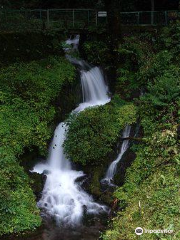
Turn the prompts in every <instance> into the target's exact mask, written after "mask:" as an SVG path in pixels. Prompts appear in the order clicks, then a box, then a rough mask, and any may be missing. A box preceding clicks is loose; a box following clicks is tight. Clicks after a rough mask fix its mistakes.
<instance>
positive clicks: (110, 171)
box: [102, 125, 131, 184]
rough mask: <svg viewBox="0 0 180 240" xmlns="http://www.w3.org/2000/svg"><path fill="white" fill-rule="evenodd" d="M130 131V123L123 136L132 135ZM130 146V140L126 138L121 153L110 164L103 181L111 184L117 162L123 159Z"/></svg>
mask: <svg viewBox="0 0 180 240" xmlns="http://www.w3.org/2000/svg"><path fill="white" fill-rule="evenodd" d="M130 132H131V126H129V125H128V126H126V127H125V129H124V131H123V135H122V138H128V137H129V136H130ZM128 147H129V140H124V141H123V143H122V146H121V150H120V153H119V155H118V157H117V158H116V160H115V161H113V162H112V163H111V164H110V166H109V168H108V170H107V173H106V176H105V178H104V179H102V183H103V182H105V183H108V184H111V181H112V180H113V178H114V175H115V173H116V169H117V164H118V163H119V161H120V160H121V159H122V156H123V155H124V153H125V152H126V151H127V149H128Z"/></svg>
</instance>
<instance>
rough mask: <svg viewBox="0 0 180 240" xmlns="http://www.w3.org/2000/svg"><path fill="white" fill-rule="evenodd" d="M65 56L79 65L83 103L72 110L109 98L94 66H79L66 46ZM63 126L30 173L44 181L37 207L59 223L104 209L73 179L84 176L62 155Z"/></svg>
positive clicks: (74, 42)
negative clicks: (87, 68) (45, 153)
mask: <svg viewBox="0 0 180 240" xmlns="http://www.w3.org/2000/svg"><path fill="white" fill-rule="evenodd" d="M66 43H68V44H72V45H73V49H74V50H76V49H77V48H78V43H79V36H76V37H75V39H73V40H71V39H69V40H67V41H66ZM65 51H66V52H67V58H68V59H69V60H70V61H71V62H73V63H74V64H77V65H79V66H80V67H81V70H80V75H81V76H80V77H81V85H82V92H83V103H81V104H80V105H79V106H78V107H77V108H76V109H75V110H74V111H75V112H80V111H83V110H84V109H85V108H87V107H91V106H96V105H103V104H106V103H107V102H109V101H110V98H109V97H108V87H107V86H106V84H105V81H104V77H103V74H102V72H101V70H100V69H99V68H98V67H93V68H90V69H89V70H88V71H86V70H85V69H83V66H85V65H86V67H87V66H89V65H88V64H87V63H86V64H84V61H83V60H82V61H81V60H77V59H75V58H73V57H71V56H70V55H69V48H66V49H65ZM66 131H67V125H66V124H65V123H63V122H62V123H60V124H59V125H58V126H57V128H56V130H55V133H54V137H53V140H52V143H51V146H50V149H49V156H48V159H47V162H46V163H45V164H41V163H39V164H37V165H36V166H35V167H34V169H33V170H32V172H37V173H39V174H42V173H43V174H45V175H46V177H47V178H46V182H45V185H44V189H43V192H42V197H41V199H40V201H39V202H38V206H39V207H40V208H42V209H44V210H45V212H46V213H47V214H48V215H50V216H52V217H54V218H55V219H56V220H57V222H59V223H61V224H69V225H74V224H79V223H80V222H81V219H82V217H83V214H84V212H86V213H87V214H98V213H100V212H104V211H106V210H107V208H106V207H105V206H103V205H100V204H98V203H96V202H94V200H93V198H92V197H91V196H90V195H88V194H87V193H86V192H85V191H84V190H83V189H82V188H81V186H80V184H78V183H77V182H76V180H77V179H78V178H79V177H82V176H84V173H83V172H81V171H76V170H73V169H72V166H71V162H70V159H67V157H66V156H65V154H64V149H63V143H64V140H65V138H66Z"/></svg>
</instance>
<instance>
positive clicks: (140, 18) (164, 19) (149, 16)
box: [121, 11, 180, 25]
mask: <svg viewBox="0 0 180 240" xmlns="http://www.w3.org/2000/svg"><path fill="white" fill-rule="evenodd" d="M178 18H180V13H179V12H178V11H164V12H155V11H154V12H122V13H121V23H122V24H124V25H167V24H169V23H170V22H172V21H175V20H177V19H178Z"/></svg>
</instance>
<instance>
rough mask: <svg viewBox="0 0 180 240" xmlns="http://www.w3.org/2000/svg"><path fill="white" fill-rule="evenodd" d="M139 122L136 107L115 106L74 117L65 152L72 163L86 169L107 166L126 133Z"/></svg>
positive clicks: (70, 123)
mask: <svg viewBox="0 0 180 240" xmlns="http://www.w3.org/2000/svg"><path fill="white" fill-rule="evenodd" d="M135 121H136V110H135V107H134V106H133V105H132V104H130V105H128V104H127V105H124V106H121V107H119V106H117V104H113V103H112V104H107V105H105V106H100V107H95V108H89V109H86V110H85V111H83V112H80V113H79V114H77V115H72V116H71V117H70V119H69V120H68V122H67V124H68V126H69V128H68V131H67V138H66V140H65V143H64V147H65V152H66V154H67V155H68V157H69V158H70V159H72V161H74V162H80V163H81V164H83V165H86V164H92V165H99V164H103V161H104V158H106V157H107V155H108V154H109V153H111V152H112V151H113V146H114V144H115V143H116V142H117V139H118V137H119V135H120V132H121V131H122V129H123V128H124V127H125V126H126V125H127V124H131V123H134V122H135Z"/></svg>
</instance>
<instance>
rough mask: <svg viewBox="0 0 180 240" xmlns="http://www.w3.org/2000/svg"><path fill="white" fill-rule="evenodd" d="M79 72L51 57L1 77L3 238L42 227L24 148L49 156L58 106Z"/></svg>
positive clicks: (11, 69) (0, 200)
mask: <svg viewBox="0 0 180 240" xmlns="http://www.w3.org/2000/svg"><path fill="white" fill-rule="evenodd" d="M74 70H75V69H74V67H73V66H72V65H71V64H70V63H68V62H67V61H66V60H65V59H64V58H59V57H50V58H48V59H45V60H41V61H33V62H31V63H28V64H24V63H22V64H14V65H12V66H9V67H8V68H4V69H2V70H1V72H0V89H1V95H0V103H1V111H0V125H1V129H0V138H1V147H0V163H1V169H0V235H3V234H9V233H19V232H23V231H26V230H33V229H34V228H35V227H38V226H39V225H40V223H41V220H40V217H39V210H38V209H37V208H36V202H35V197H34V195H33V192H32V189H31V188H30V184H29V179H28V176H27V175H26V174H25V173H24V170H23V168H22V167H20V166H19V163H18V161H20V155H21V154H23V153H24V150H25V149H30V150H31V149H33V148H36V149H37V148H38V149H39V151H40V152H41V153H43V154H44V153H46V150H47V143H48V141H49V140H50V138H51V136H52V129H51V127H50V126H51V125H52V123H53V120H54V117H55V114H56V109H55V107H54V105H55V101H56V100H57V98H58V97H60V96H59V95H60V94H61V93H62V90H63V86H65V85H68V84H72V83H73V81H74V77H75V71H74Z"/></svg>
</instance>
